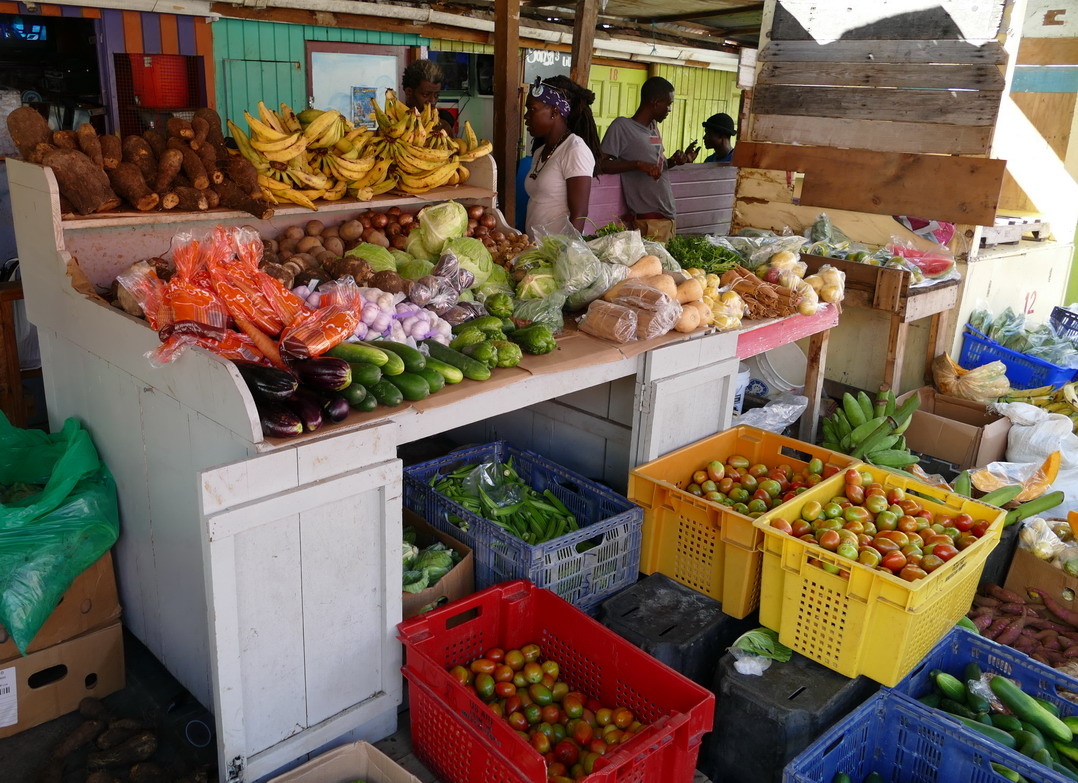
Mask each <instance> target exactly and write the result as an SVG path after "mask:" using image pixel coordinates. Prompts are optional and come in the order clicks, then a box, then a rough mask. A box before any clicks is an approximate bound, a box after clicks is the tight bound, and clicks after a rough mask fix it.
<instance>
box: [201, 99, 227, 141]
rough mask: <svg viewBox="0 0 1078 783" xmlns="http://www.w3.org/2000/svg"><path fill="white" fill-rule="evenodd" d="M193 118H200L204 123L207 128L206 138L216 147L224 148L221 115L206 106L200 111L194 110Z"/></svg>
mask: <svg viewBox="0 0 1078 783" xmlns="http://www.w3.org/2000/svg"><path fill="white" fill-rule="evenodd" d="M195 116H196V117H201V118H202V119H204V120H205V121H206V125H207V126H208V129H207V132H206V138H207V139H209V140H210V141H212V142H213V143H214V144H217V145H218V146H221V147H224V146H225V136H224V133H223V132H222V127H223V126H222V124H221V115H220V114H218V113H217V112H216V111H214V110H213V109H211V108H209V107H208V106H203V107H202V108H200V109H195Z"/></svg>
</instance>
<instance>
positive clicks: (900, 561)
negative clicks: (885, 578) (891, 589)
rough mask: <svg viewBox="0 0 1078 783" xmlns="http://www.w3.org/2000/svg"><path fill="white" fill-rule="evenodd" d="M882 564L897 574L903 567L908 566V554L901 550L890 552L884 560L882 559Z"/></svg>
mask: <svg viewBox="0 0 1078 783" xmlns="http://www.w3.org/2000/svg"><path fill="white" fill-rule="evenodd" d="M880 565H882V566H883V567H884V568H886V569H887V570H888V571H891V572H892V573H895V574H897V573H898V572H899V571H901V570H902V569H903V568H905V567H906V556H905V555H904V554H902V553H901V552H888V553H887V554H886V555H884V556H883V560H881V561H880Z"/></svg>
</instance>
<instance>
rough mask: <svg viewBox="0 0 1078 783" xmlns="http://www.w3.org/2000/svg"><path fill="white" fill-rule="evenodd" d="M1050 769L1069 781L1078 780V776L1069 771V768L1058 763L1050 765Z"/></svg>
mask: <svg viewBox="0 0 1078 783" xmlns="http://www.w3.org/2000/svg"><path fill="white" fill-rule="evenodd" d="M1052 769H1054V770H1055V771H1056V772H1058V773H1059V774H1061V775H1063V776H1064V777H1066V778H1068V779H1069V780H1078V774H1075V773H1074V772H1073V771H1072V770H1071V769H1070V767H1068V766H1066V765H1064V764H1061V763H1059V762H1058V761H1055V762H1053V763H1052Z"/></svg>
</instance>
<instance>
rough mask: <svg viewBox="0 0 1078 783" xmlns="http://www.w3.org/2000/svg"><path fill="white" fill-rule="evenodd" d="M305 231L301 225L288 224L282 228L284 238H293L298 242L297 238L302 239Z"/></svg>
mask: <svg viewBox="0 0 1078 783" xmlns="http://www.w3.org/2000/svg"><path fill="white" fill-rule="evenodd" d="M305 233H306V232H304V230H303V228H302V226H289V227H288V228H286V229H285V230H284V238H285V239H294V240H296V241H297V242H298V241H299V240H301V239H303V237H304V236H305Z"/></svg>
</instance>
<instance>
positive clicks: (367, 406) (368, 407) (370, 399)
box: [352, 391, 378, 413]
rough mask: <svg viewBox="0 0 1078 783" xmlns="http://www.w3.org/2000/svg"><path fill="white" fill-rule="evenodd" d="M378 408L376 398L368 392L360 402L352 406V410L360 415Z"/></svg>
mask: <svg viewBox="0 0 1078 783" xmlns="http://www.w3.org/2000/svg"><path fill="white" fill-rule="evenodd" d="M377 407H378V398H377V397H375V396H374V394H372V393H371V392H370V391H368V392H367V396H366V397H364V398H363V399H362V400H360V401H359V402H358V403H356V404H355V405H353V406H352V410H356V411H359V412H360V413H370V412H371V411H373V410H374V409H375V408H377Z"/></svg>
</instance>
